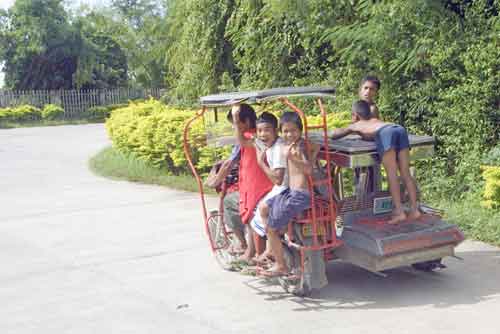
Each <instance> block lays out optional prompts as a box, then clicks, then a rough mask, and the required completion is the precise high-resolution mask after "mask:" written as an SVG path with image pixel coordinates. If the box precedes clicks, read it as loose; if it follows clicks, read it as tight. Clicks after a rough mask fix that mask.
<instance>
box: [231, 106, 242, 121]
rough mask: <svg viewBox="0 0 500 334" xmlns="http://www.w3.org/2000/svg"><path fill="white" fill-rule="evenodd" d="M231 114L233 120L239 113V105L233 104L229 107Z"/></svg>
mask: <svg viewBox="0 0 500 334" xmlns="http://www.w3.org/2000/svg"><path fill="white" fill-rule="evenodd" d="M231 114H232V115H233V120H234V119H235V116H239V114H240V105H239V104H235V105H233V106H232V107H231Z"/></svg>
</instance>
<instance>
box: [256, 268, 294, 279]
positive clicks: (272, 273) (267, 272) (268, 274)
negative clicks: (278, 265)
mask: <svg viewBox="0 0 500 334" xmlns="http://www.w3.org/2000/svg"><path fill="white" fill-rule="evenodd" d="M259 269H261V270H259ZM259 269H257V275H258V276H261V277H265V278H275V277H284V276H288V274H289V273H288V272H287V271H281V270H275V269H273V268H269V269H263V268H259Z"/></svg>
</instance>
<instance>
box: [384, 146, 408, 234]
mask: <svg viewBox="0 0 500 334" xmlns="http://www.w3.org/2000/svg"><path fill="white" fill-rule="evenodd" d="M382 164H383V165H384V168H385V171H386V173H387V179H388V182H389V192H390V193H391V197H392V203H393V205H394V208H393V211H392V219H391V220H390V221H389V223H390V224H397V223H399V222H400V221H403V220H405V219H406V214H405V213H404V211H403V207H402V205H401V189H400V188H399V180H398V174H397V170H398V165H397V162H396V151H395V150H394V149H390V150H388V151H386V152H385V153H384V155H383V156H382Z"/></svg>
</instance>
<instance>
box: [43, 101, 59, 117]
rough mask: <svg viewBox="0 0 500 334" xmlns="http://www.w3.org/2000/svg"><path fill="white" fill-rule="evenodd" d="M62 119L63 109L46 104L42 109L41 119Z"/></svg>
mask: <svg viewBox="0 0 500 334" xmlns="http://www.w3.org/2000/svg"><path fill="white" fill-rule="evenodd" d="M63 117H64V109H63V108H62V107H61V106H58V105H56V104H46V105H45V106H44V107H43V109H42V118H43V119H48V120H54V119H61V118H63Z"/></svg>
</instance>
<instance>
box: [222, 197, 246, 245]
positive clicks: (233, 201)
mask: <svg viewBox="0 0 500 334" xmlns="http://www.w3.org/2000/svg"><path fill="white" fill-rule="evenodd" d="M239 200H240V195H239V192H237V191H234V192H230V193H228V194H226V196H224V200H223V202H222V203H223V206H224V222H225V224H226V226H228V227H229V228H231V230H232V231H233V233H234V235H235V236H236V238H237V239H238V241H239V242H240V245H241V248H242V249H245V248H247V242H246V240H245V233H244V231H245V227H244V226H243V223H242V222H241V218H240V208H239Z"/></svg>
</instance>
